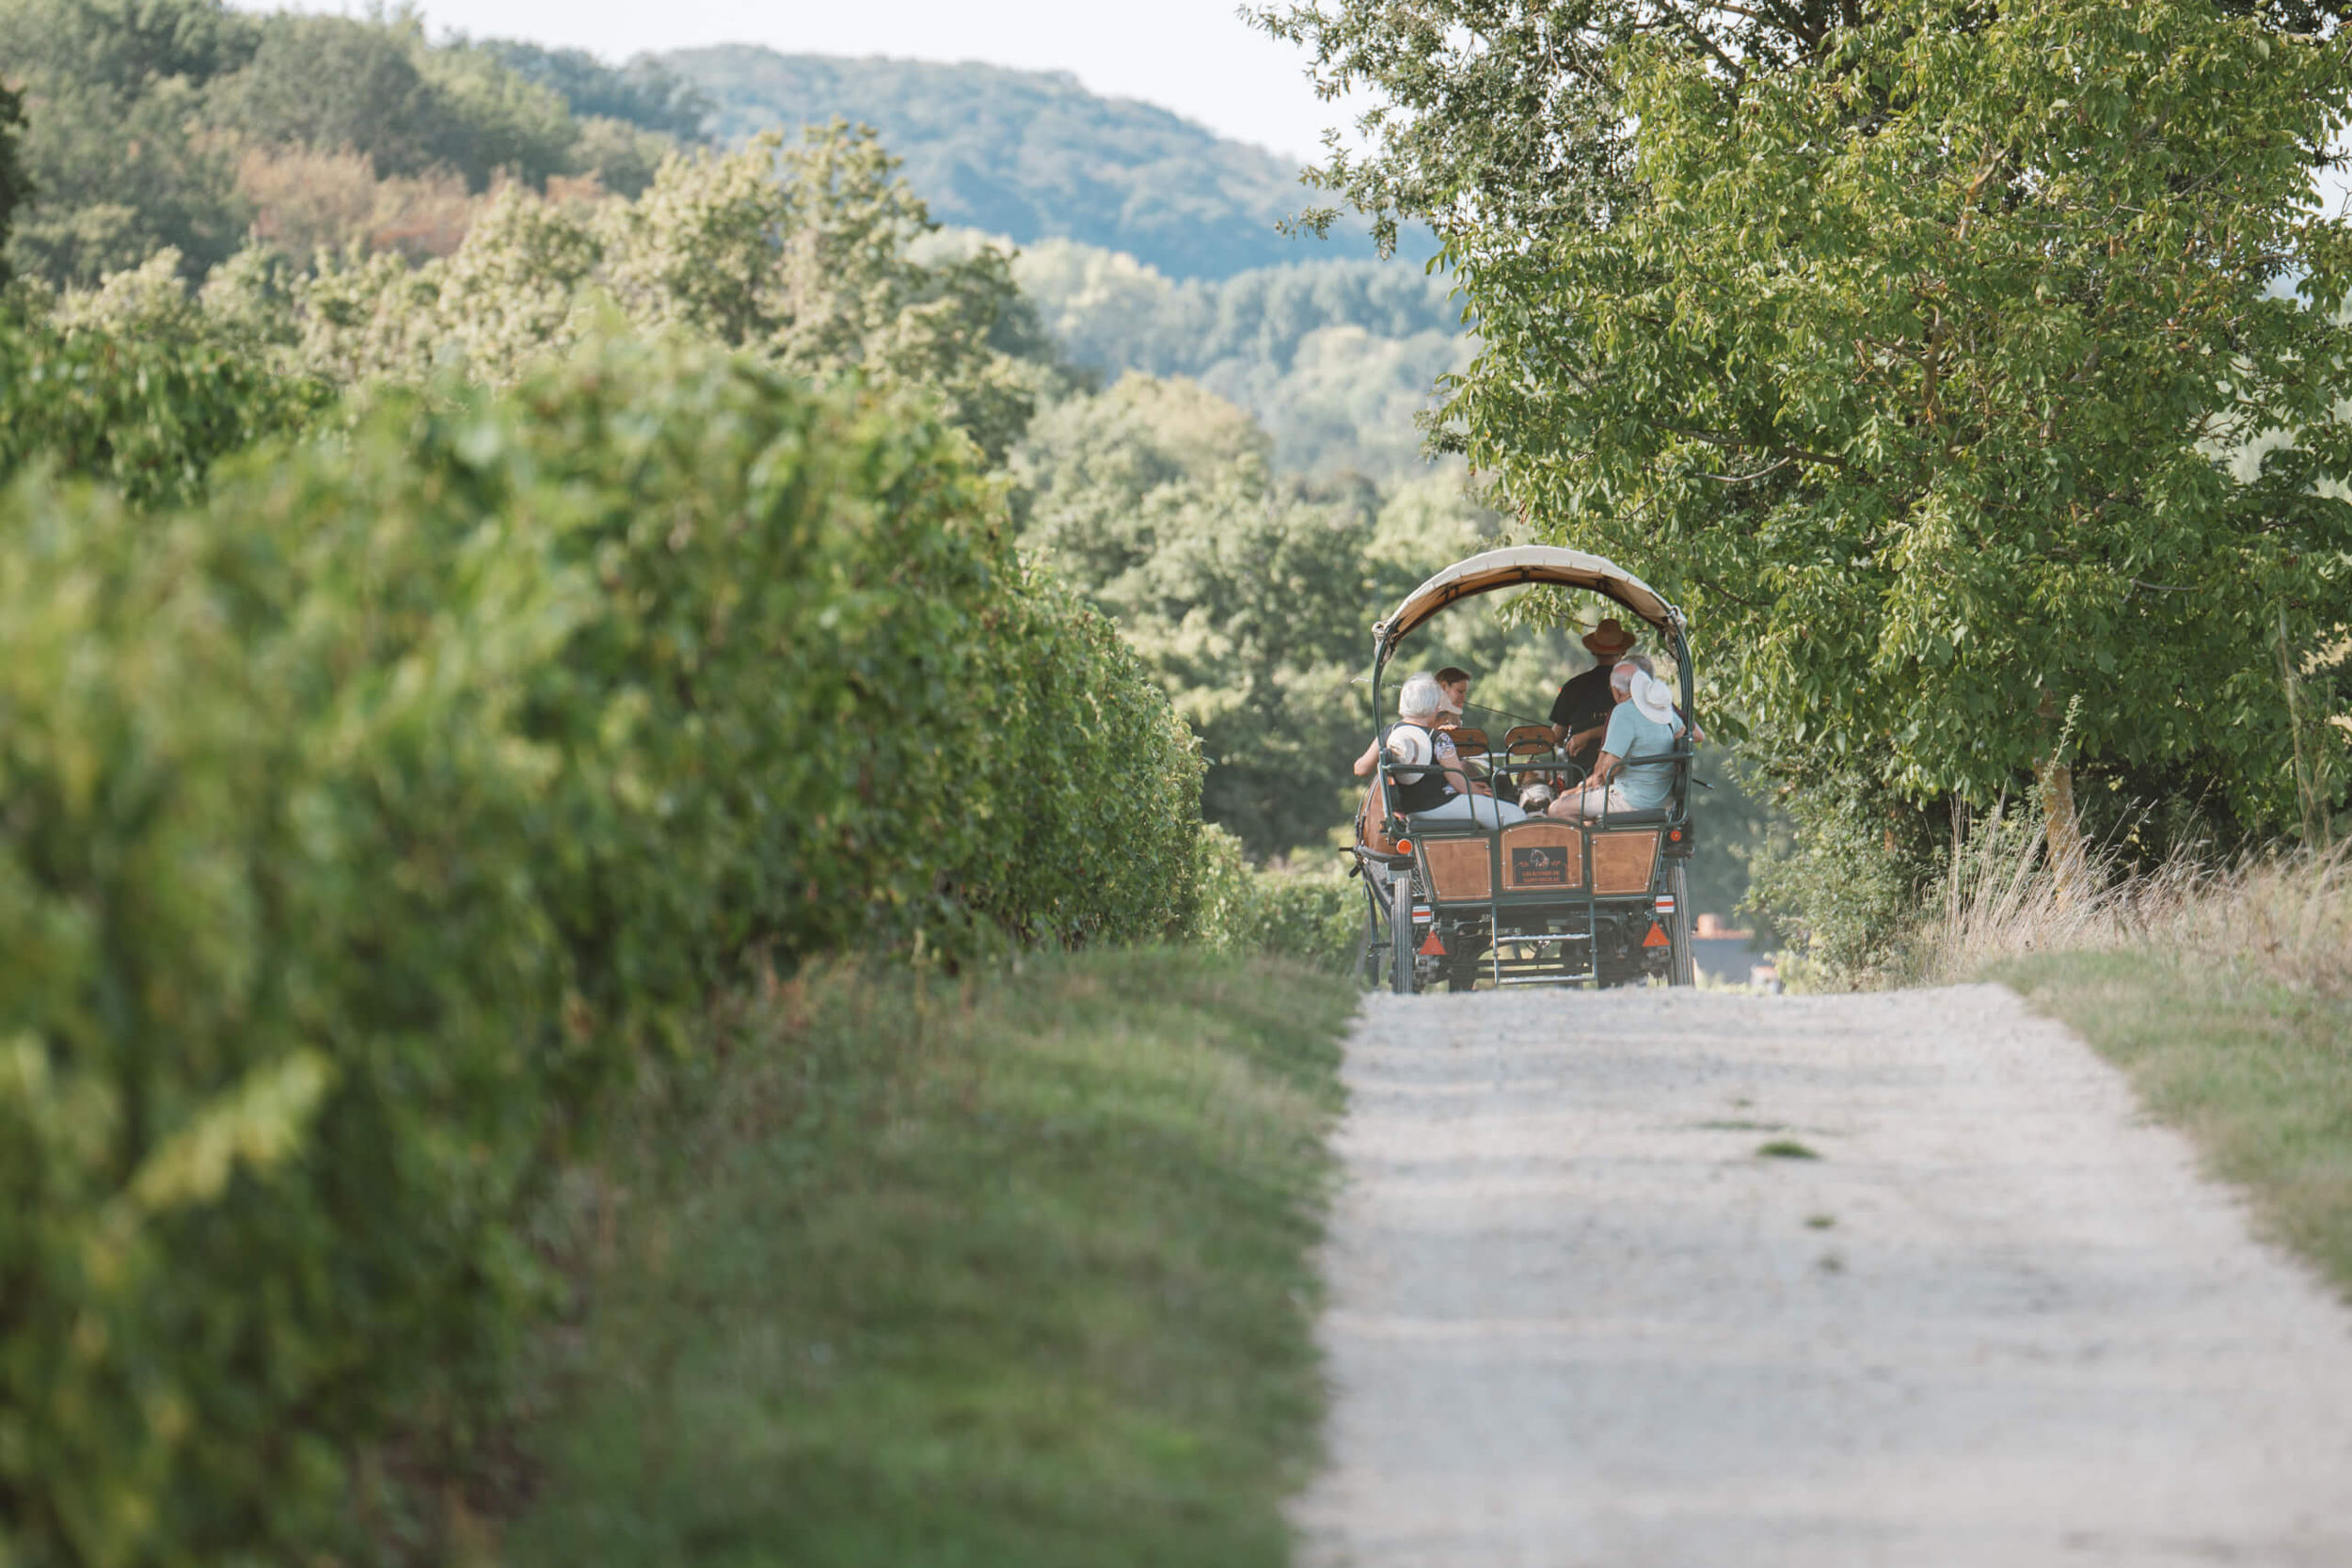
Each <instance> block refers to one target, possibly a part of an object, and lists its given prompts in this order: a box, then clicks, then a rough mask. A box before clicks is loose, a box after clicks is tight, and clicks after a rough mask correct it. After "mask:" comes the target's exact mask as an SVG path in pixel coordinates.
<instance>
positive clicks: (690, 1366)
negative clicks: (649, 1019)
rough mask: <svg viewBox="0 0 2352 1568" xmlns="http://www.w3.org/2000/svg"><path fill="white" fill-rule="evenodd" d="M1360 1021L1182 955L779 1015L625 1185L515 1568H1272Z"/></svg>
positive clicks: (626, 1163) (1304, 1421) (1295, 1466)
mask: <svg viewBox="0 0 2352 1568" xmlns="http://www.w3.org/2000/svg"><path fill="white" fill-rule="evenodd" d="M1355 1000H1356V998H1355V992H1354V991H1353V990H1352V989H1351V988H1350V987H1348V986H1347V985H1346V984H1345V983H1343V982H1341V981H1337V980H1332V979H1328V978H1325V977H1320V976H1316V975H1313V974H1309V973H1307V972H1306V971H1304V970H1301V969H1297V968H1295V967H1291V966H1286V965H1280V964H1277V963H1273V962H1270V961H1265V960H1245V959H1236V958H1217V957H1211V956H1208V955H1204V954H1200V953H1191V952H1183V951H1142V952H1134V951H1130V952H1112V953H1100V954H1090V955H1080V956H1075V957H1068V958H1046V959H1037V958H1031V959H1029V960H1026V961H1025V964H1024V966H1023V973H1021V974H1018V975H1012V974H1001V975H996V976H993V977H990V978H988V979H985V980H978V981H968V982H965V983H962V984H961V985H959V984H957V983H954V982H946V981H941V982H934V983H931V984H929V985H924V986H917V985H916V984H915V983H914V981H913V980H912V979H911V978H909V977H908V976H906V975H904V974H888V975H884V974H868V975H867V976H866V977H865V978H863V979H861V978H860V977H859V976H857V975H856V974H853V973H846V972H844V973H836V974H833V975H830V976H823V977H819V978H818V980H816V981H814V982H813V983H810V984H808V985H805V986H801V987H792V988H787V990H786V992H785V994H783V995H782V996H780V997H778V998H776V999H774V1000H773V1001H771V1003H770V1004H768V1005H767V1006H763V1007H760V1008H756V1009H754V1011H753V1014H752V1016H751V1017H750V1018H748V1019H747V1020H746V1021H744V1022H742V1023H741V1024H740V1026H739V1027H737V1028H736V1029H734V1030H733V1031H732V1032H731V1034H732V1040H733V1044H732V1048H731V1050H730V1051H729V1052H728V1053H727V1054H726V1057H725V1059H724V1061H723V1063H721V1064H720V1065H718V1066H716V1067H713V1068H710V1069H707V1070H705V1071H704V1072H702V1073H701V1074H700V1075H699V1076H698V1077H697V1079H696V1081H695V1082H693V1083H692V1084H691V1085H687V1087H686V1089H685V1091H684V1092H683V1093H682V1095H680V1096H679V1097H678V1100H680V1101H683V1103H684V1105H685V1106H686V1107H687V1108H683V1109H681V1108H678V1106H677V1105H676V1104H675V1103H674V1104H673V1105H672V1107H671V1108H670V1109H667V1110H663V1111H660V1112H652V1113H647V1114H645V1115H644V1117H641V1118H640V1119H641V1125H639V1126H638V1127H637V1128H636V1129H635V1135H634V1136H633V1137H632V1138H631V1139H630V1140H628V1142H629V1144H630V1146H631V1147H632V1148H634V1150H635V1152H634V1153H632V1154H630V1155H629V1156H628V1157H627V1158H625V1159H622V1160H621V1161H620V1162H619V1163H618V1164H616V1165H615V1166H614V1167H613V1168H612V1170H611V1171H610V1172H609V1180H610V1182H611V1183H612V1185H613V1186H615V1187H617V1188H619V1189H622V1190H625V1191H626V1192H628V1194H629V1195H631V1196H629V1198H628V1201H627V1202H626V1204H625V1205H624V1207H623V1209H622V1211H621V1215H620V1219H619V1221H618V1223H617V1225H616V1226H615V1227H614V1228H613V1232H612V1237H611V1239H610V1243H609V1245H608V1248H607V1254H606V1258H605V1260H604V1261H603V1263H602V1264H601V1265H600V1266H599V1267H598V1268H597V1269H596V1277H595V1279H594V1281H593V1284H592V1298H593V1299H594V1300H595V1301H596V1303H597V1305H596V1309H595V1311H594V1313H593V1316H592V1317H591V1319H590V1321H589V1323H588V1325H587V1327H586V1329H585V1331H584V1333H583V1334H582V1335H581V1336H580V1340H579V1342H578V1344H577V1345H576V1347H575V1348H574V1349H573V1350H572V1351H571V1353H570V1364H569V1369H568V1371H567V1372H566V1374H565V1377H564V1386H565V1388H566V1389H567V1390H568V1392H567V1393H565V1394H564V1396H563V1397H561V1398H560V1399H559V1400H558V1401H557V1402H556V1407H555V1409H554V1410H553V1412H552V1414H551V1415H549V1416H548V1418H546V1419H545V1421H544V1423H543V1424H542V1425H541V1426H540V1428H539V1429H538V1430H537V1431H536V1432H535V1433H532V1438H533V1441H532V1447H533V1448H534V1449H536V1451H537V1452H538V1454H539V1456H540V1458H541V1459H542V1461H543V1463H544V1465H545V1475H544V1480H543V1481H542V1483H541V1486H540V1489H539V1492H538V1495H537V1497H536V1498H535V1500H534V1502H533V1503H532V1506H531V1507H530V1508H529V1509H528V1510H527V1511H526V1512H525V1513H523V1515H522V1516H521V1517H519V1518H517V1519H516V1520H515V1521H513V1523H512V1524H511V1525H510V1527H509V1528H508V1529H507V1531H506V1538H505V1542H504V1546H505V1553H506V1556H507V1557H508V1559H509V1560H511V1561H513V1562H515V1563H516V1564H548V1565H551V1568H552V1565H557V1564H561V1565H563V1568H574V1565H577V1564H580V1563H584V1562H593V1563H596V1564H598V1565H600V1568H617V1565H622V1564H638V1563H642V1564H648V1565H651V1564H675V1563H681V1562H694V1563H703V1564H746V1565H748V1564H767V1563H774V1564H779V1565H781V1564H793V1565H795V1568H831V1565H849V1564H858V1565H866V1564H873V1565H881V1564H891V1565H898V1568H922V1565H940V1568H946V1565H950V1564H952V1565H955V1568H987V1565H994V1564H1003V1565H1006V1568H1013V1565H1020V1568H1054V1565H1057V1564H1071V1565H1077V1564H1086V1565H1088V1568H1097V1565H1101V1564H1107V1563H1119V1564H1200V1565H1201V1568H1243V1565H1247V1564H1255V1563H1266V1564H1275V1563H1280V1562H1282V1561H1284V1560H1286V1559H1287V1556H1288V1536H1287V1532H1286V1529H1285V1526H1284V1524H1283V1520H1282V1516H1281V1512H1280V1506H1281V1503H1282V1500H1283V1498H1284V1497H1286V1496H1288V1495H1289V1493H1290V1492H1291V1491H1292V1490H1293V1489H1295V1487H1296V1486H1297V1485H1299V1484H1300V1483H1301V1482H1303V1481H1304V1480H1305V1479H1306V1478H1307V1477H1308V1476H1309V1475H1310V1474H1311V1471H1312V1468H1313V1465H1314V1463H1315V1460H1316V1457H1317V1454H1316V1448H1315V1442H1316V1431H1317V1426H1318V1422H1319V1419H1320V1416H1321V1412H1322V1406H1323V1393H1322V1386H1321V1382H1320V1372H1319V1369H1318V1366H1317V1362H1316V1359H1315V1354H1314V1349H1313V1342H1312V1338H1311V1326H1312V1322H1313V1313H1314V1309H1315V1306H1316V1301H1317V1290H1318V1288H1317V1282H1316V1277H1315V1275H1314V1272H1313V1268H1312V1264H1311V1259H1310V1257H1309V1251H1310V1249H1311V1247H1312V1245H1313V1244H1314V1243H1315V1242H1316V1241H1317V1239H1318V1238H1319V1237H1320V1235H1321V1227H1322V1204H1323V1198H1324V1195H1325V1192H1326V1186H1327V1181H1328V1180H1329V1177H1330V1172H1331V1168H1332V1167H1331V1164H1330V1162H1329V1160H1328V1157H1327V1153H1326V1151H1325V1146H1324V1138H1325V1134H1326V1132H1327V1130H1328V1127H1329V1124H1330V1122H1331V1119H1332V1117H1334V1115H1335V1113H1336V1111H1337V1109H1338V1105H1339V1098H1340V1091H1339V1086H1338V1075H1337V1066H1338V1057H1339V1047H1338V1039H1339V1036H1340V1033H1341V1031H1342V1029H1343V1026H1344V1023H1345V1021H1346V1019H1347V1017H1348V1015H1349V1014H1350V1013H1351V1012H1352V1011H1353V1009H1354V1006H1355ZM591 1228H593V1227H591Z"/></svg>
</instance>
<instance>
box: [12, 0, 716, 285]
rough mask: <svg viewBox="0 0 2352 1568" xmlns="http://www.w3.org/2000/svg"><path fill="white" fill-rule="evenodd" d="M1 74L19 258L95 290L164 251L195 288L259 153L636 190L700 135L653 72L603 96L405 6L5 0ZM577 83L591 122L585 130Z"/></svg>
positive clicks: (604, 90) (237, 213) (236, 217)
mask: <svg viewBox="0 0 2352 1568" xmlns="http://www.w3.org/2000/svg"><path fill="white" fill-rule="evenodd" d="M515 51H521V53H520V54H519V55H514V52H515ZM510 55H513V57H515V58H523V59H526V60H527V62H528V63H529V64H530V66H531V69H528V70H518V69H516V67H515V66H514V65H513V64H511V63H510ZM581 59H584V56H583V57H581ZM0 60H6V61H7V62H8V71H9V74H10V76H11V77H18V76H21V78H22V82H23V88H24V95H25V101H26V111H27V119H28V122H29V128H28V130H27V132H26V134H25V136H24V149H23V158H24V167H25V171H26V172H27V173H28V174H29V176H30V177H31V179H32V181H33V183H34V186H35V196H36V199H35V200H34V201H33V202H32V204H31V206H30V207H29V208H28V210H27V211H26V212H24V214H20V217H19V221H18V223H17V224H16V230H15V236H14V239H13V241H12V242H11V245H10V250H9V255H10V256H11V258H12V260H13V264H14V265H16V266H17V267H18V269H19V270H22V271H24V272H28V273H31V274H34V275H35V276H38V277H45V278H47V279H49V280H50V281H51V282H53V283H72V284H88V283H91V282H94V281H96V280H97V279H98V278H100V277H103V275H105V274H107V273H109V272H115V271H120V270H124V269H128V268H132V267H135V266H137V265H139V264H140V263H141V262H142V261H145V260H146V259H147V258H148V257H149V256H151V254H153V253H154V252H155V251H156V250H158V249H161V248H165V247H169V248H172V249H176V250H177V251H179V252H180V254H181V257H182V259H183V263H184V265H185V266H186V268H187V269H188V271H189V274H190V276H191V277H202V276H203V275H204V273H205V271H206V269H207V268H209V267H211V266H212V265H214V264H215V263H217V262H219V261H222V260H224V259H225V258H226V257H228V256H229V255H230V253H231V252H232V251H233V250H234V249H235V248H236V247H237V245H238V243H239V241H240V239H241V238H242V237H243V235H244V233H245V231H246V227H247V224H248V222H249V220H251V219H252V217H253V216H254V215H255V211H256V205H255V199H254V198H251V197H249V195H248V194H247V193H246V191H244V190H242V189H241V188H240V184H239V175H238V172H237V168H238V159H239V156H240V155H241V154H245V153H253V154H256V155H259V154H261V153H264V152H273V151H274V152H281V153H282V152H285V151H289V150H303V151H308V152H313V153H344V152H357V153H358V154H360V155H362V156H363V157H364V158H366V159H367V161H368V163H369V165H370V166H372V167H373V170H374V171H375V173H376V174H377V175H378V176H415V175H425V174H438V173H442V172H443V171H453V175H455V176H462V177H463V178H464V180H465V181H466V182H468V183H469V184H470V186H471V187H472V188H473V189H474V190H476V191H480V190H483V189H485V187H487V186H488V185H489V184H490V182H492V181H493V180H494V179H495V178H498V177H501V176H512V177H514V178H516V179H519V180H521V181H523V182H526V183H528V184H531V185H532V186H534V187H536V186H542V185H544V184H545V182H547V181H548V178H549V177H551V176H554V175H558V174H589V173H594V174H597V175H599V176H600V177H601V178H602V179H603V182H604V184H605V186H606V188H608V189H612V190H615V191H619V192H621V193H623V194H625V195H634V194H635V193H636V192H638V191H640V190H642V189H644V186H645V184H647V183H648V182H650V180H651V178H652V174H653V170H654V169H655V168H656V167H657V166H659V165H660V161H661V159H662V158H663V157H664V156H665V155H666V154H667V153H668V152H669V151H671V150H675V147H676V146H677V142H678V138H679V135H688V134H691V127H689V128H688V129H687V130H686V131H679V130H678V129H677V122H678V121H679V119H681V118H682V117H685V116H687V115H688V113H689V106H690V105H691V96H690V95H689V94H688V93H687V90H686V89H685V88H684V87H682V86H681V85H679V84H677V83H676V82H675V79H673V78H668V77H666V76H665V75H664V74H663V73H662V72H660V70H659V68H652V69H650V70H649V71H631V72H627V73H624V72H604V73H603V75H604V76H605V77H609V78H610V80H609V81H606V82H603V83H602V85H601V87H599V86H598V82H597V80H596V79H595V71H600V70H601V68H595V70H594V71H592V70H590V69H589V68H588V67H584V66H582V64H581V63H580V60H579V59H570V58H569V57H565V58H564V59H562V60H558V58H557V57H556V56H551V55H546V53H545V52H544V51H540V52H533V51H530V50H529V49H528V48H527V47H526V46H520V45H515V46H501V45H490V44H473V43H469V42H466V41H464V40H457V41H454V42H448V43H444V44H440V45H433V44H430V43H428V42H427V41H426V40H425V37H424V32H423V26H422V24H421V21H420V20H419V19H418V18H416V17H415V16H413V15H411V14H408V13H405V12H402V13H396V14H393V15H391V16H389V17H385V16H377V17H373V18H370V19H365V20H362V19H359V18H355V17H347V16H320V15H306V14H301V13H298V12H282V13H277V14H272V15H267V16H252V15H248V14H246V13H245V12H242V11H237V10H232V9H230V8H228V7H227V6H226V5H225V4H223V3H222V0H0ZM589 65H590V66H593V62H589ZM550 77H552V78H556V79H555V80H550V79H549V78H550ZM566 87H570V88H572V89H573V90H577V91H580V93H581V94H582V96H583V100H584V101H585V102H586V103H590V104H592V105H593V108H591V109H587V110H583V112H582V115H581V116H580V118H575V116H574V114H573V112H572V110H571V108H570V107H569V105H568V103H567V101H566V95H565V88H566ZM664 105H667V107H666V108H665V107H664Z"/></svg>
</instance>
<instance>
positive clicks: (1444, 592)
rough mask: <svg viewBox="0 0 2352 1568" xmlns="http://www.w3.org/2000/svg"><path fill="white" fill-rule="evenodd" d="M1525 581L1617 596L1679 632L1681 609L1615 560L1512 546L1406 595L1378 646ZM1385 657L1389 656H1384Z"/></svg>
mask: <svg viewBox="0 0 2352 1568" xmlns="http://www.w3.org/2000/svg"><path fill="white" fill-rule="evenodd" d="M1522 583H1530V584H1533V583H1556V584H1558V585H1559V586H1561V587H1564V588H1585V589H1590V590H1591V591H1592V592H1594V593H1596V594H1604V595H1606V596H1607V597H1609V598H1612V599H1614V600H1615V601H1616V602H1617V603H1619V604H1621V605H1623V606H1624V607H1625V608H1626V609H1628V610H1631V611H1632V612H1633V613H1634V614H1636V615H1639V616H1640V617H1641V618H1642V619H1643V620H1645V621H1647V622H1648V623H1649V624H1650V625H1651V626H1656V627H1657V628H1658V629H1659V630H1660V631H1662V632H1668V633H1677V632H1679V630H1680V628H1681V625H1682V611H1680V610H1677V609H1676V608H1675V607H1674V606H1673V605H1670V604H1668V603H1667V602H1666V600H1665V597H1664V595H1662V594H1660V593H1659V592H1658V590H1656V589H1655V588H1652V587H1651V586H1650V585H1649V584H1648V583H1646V582H1644V581H1643V580H1642V579H1641V578H1637V577H1635V576H1634V575H1633V574H1632V573H1631V572H1629V571H1627V570H1626V569H1625V568H1624V567H1622V566H1619V565H1618V564H1616V563H1615V562H1612V561H1607V560H1604V559H1602V558H1601V557H1599V556H1597V555H1586V554H1585V553H1584V552H1583V551H1582V550H1571V549H1564V548H1562V547H1561V546H1557V545H1514V546H1510V547H1509V548H1507V549H1500V550H1488V551H1486V553H1485V554H1483V555H1473V556H1471V557H1470V558H1469V559H1468V560H1465V561H1457V562H1454V564H1453V565H1451V566H1448V567H1447V568H1446V569H1445V570H1444V571H1442V572H1439V573H1438V575H1437V576H1436V577H1433V578H1430V579H1429V580H1428V581H1427V582H1424V583H1422V585H1421V586H1420V587H1419V588H1416V589H1414V590H1413V591H1412V592H1411V593H1409V594H1406V595H1405V601H1404V602H1403V603H1402V604H1400V605H1398V606H1397V607H1396V613H1394V614H1393V615H1391V616H1390V617H1389V618H1388V619H1387V620H1385V621H1382V622H1380V623H1379V624H1378V625H1377V626H1374V627H1373V633H1374V635H1375V636H1376V637H1377V638H1379V640H1380V645H1381V646H1382V647H1383V648H1384V649H1385V648H1393V647H1394V646H1396V644H1397V642H1398V641H1400V640H1401V639H1402V638H1404V636H1405V635H1406V633H1407V632H1410V631H1411V630H1412V629H1413V628H1414V627H1416V626H1420V625H1421V624H1422V622H1424V621H1426V620H1428V619H1429V617H1431V616H1432V615H1435V614H1436V613H1438V611H1439V610H1443V609H1444V608H1445V607H1446V606H1448V605H1450V604H1453V603H1454V601H1456V600H1457V599H1468V598H1475V597H1476V596H1477V595H1479V594H1492V593H1495V592H1496V591H1498V590H1500V589H1504V588H1517V587H1518V586H1519V585H1521V584H1522ZM1383 657H1385V655H1384V656H1383Z"/></svg>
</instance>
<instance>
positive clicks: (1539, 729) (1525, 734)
mask: <svg viewBox="0 0 2352 1568" xmlns="http://www.w3.org/2000/svg"><path fill="white" fill-rule="evenodd" d="M1522 740H1540V741H1542V742H1543V743H1544V744H1545V746H1547V747H1549V745H1550V744H1551V727H1550V726H1549V725H1548V724H1514V725H1512V726H1511V727H1510V728H1509V729H1507V730H1505V731H1503V732H1502V749H1503V750H1504V751H1506V752H1518V748H1519V742H1520V741H1522ZM1522 754H1523V753H1522Z"/></svg>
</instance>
